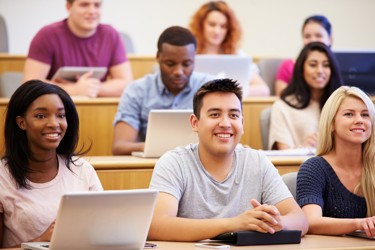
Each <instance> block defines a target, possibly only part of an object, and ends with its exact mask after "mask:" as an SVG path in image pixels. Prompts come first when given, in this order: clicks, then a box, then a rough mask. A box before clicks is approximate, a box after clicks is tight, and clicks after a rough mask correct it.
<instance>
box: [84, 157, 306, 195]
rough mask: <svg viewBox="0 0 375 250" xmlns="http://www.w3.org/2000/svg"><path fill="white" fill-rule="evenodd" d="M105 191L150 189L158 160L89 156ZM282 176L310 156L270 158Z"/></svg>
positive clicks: (293, 169) (295, 168)
mask: <svg viewBox="0 0 375 250" xmlns="http://www.w3.org/2000/svg"><path fill="white" fill-rule="evenodd" d="M85 158H86V159H87V160H88V161H89V162H90V163H91V164H92V165H93V167H94V168H95V170H96V172H97V174H98V176H99V179H100V181H101V183H102V185H103V188H104V189H105V190H111V189H135V188H148V186H149V183H150V181H151V176H152V171H153V170H154V166H155V163H156V161H157V160H158V159H157V158H148V159H146V158H138V157H134V156H88V157H85ZM269 158H270V159H271V161H272V163H273V164H274V165H275V166H276V168H277V169H278V170H279V173H280V175H282V174H285V173H289V172H296V171H298V169H299V166H300V165H301V164H302V162H304V161H305V160H306V159H308V158H309V157H308V156H295V157H290V156H269Z"/></svg>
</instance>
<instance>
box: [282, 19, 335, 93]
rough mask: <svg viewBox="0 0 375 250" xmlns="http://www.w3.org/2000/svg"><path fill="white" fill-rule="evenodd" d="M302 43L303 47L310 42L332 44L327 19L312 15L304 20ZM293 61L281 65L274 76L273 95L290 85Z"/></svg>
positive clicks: (330, 30) (289, 60) (329, 24)
mask: <svg viewBox="0 0 375 250" xmlns="http://www.w3.org/2000/svg"><path fill="white" fill-rule="evenodd" d="M301 35H302V42H303V44H304V45H306V44H308V43H311V42H322V43H324V44H326V45H327V46H331V44H332V28H331V23H330V22H329V20H328V18H327V17H325V16H322V15H313V16H309V17H308V18H306V19H305V21H304V22H303V25H302V32H301ZM294 63H295V60H294V59H288V60H285V61H283V62H282V63H281V65H280V68H279V70H278V71H277V74H276V81H275V94H276V95H280V94H281V92H282V91H283V90H284V89H285V88H286V87H287V86H288V85H289V84H290V81H291V79H292V74H293V68H294Z"/></svg>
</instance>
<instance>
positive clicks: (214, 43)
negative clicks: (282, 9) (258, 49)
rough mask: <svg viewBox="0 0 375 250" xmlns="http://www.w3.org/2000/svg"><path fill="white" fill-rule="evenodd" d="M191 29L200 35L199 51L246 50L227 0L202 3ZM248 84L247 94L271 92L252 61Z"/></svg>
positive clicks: (226, 52) (230, 51) (212, 52)
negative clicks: (241, 48)
mask: <svg viewBox="0 0 375 250" xmlns="http://www.w3.org/2000/svg"><path fill="white" fill-rule="evenodd" d="M190 30H191V32H192V33H193V35H194V36H195V37H196V39H197V54H211V55H217V54H227V55H241V56H246V54H245V53H244V52H243V51H241V50H240V49H239V46H240V41H241V35H242V29H241V25H240V23H239V21H238V18H237V17H236V15H235V13H234V11H233V9H232V8H231V7H229V5H228V4H227V3H226V2H224V1H209V2H207V3H205V4H203V5H202V6H201V7H200V8H199V9H198V10H197V11H196V12H195V13H194V15H193V17H192V18H191V21H190ZM249 70H250V71H251V79H250V82H249V87H248V88H244V90H246V91H245V92H244V97H246V96H268V95H269V94H270V89H269V87H268V85H267V84H266V83H265V82H264V80H263V79H262V78H261V76H260V75H259V68H258V66H257V65H256V64H255V63H252V64H251V67H250V69H249Z"/></svg>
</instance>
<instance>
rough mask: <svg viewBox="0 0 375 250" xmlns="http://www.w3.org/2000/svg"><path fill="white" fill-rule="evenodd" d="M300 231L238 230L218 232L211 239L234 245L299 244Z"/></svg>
mask: <svg viewBox="0 0 375 250" xmlns="http://www.w3.org/2000/svg"><path fill="white" fill-rule="evenodd" d="M301 235H302V231H300V230H281V231H278V232H275V233H274V234H269V233H260V232H256V231H238V232H228V233H224V234H220V235H218V236H216V237H214V238H212V239H211V240H218V241H223V242H225V243H228V244H231V245H236V246H250V245H274V244H299V243H301Z"/></svg>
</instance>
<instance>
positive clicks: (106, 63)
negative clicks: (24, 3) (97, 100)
mask: <svg viewBox="0 0 375 250" xmlns="http://www.w3.org/2000/svg"><path fill="white" fill-rule="evenodd" d="M66 9H67V11H68V13H69V16H68V18H67V19H64V20H62V21H59V22H55V23H53V24H50V25H47V26H45V27H43V28H42V29H41V30H40V31H39V32H38V33H37V34H36V35H35V37H34V38H33V40H32V41H31V44H30V48H29V53H28V56H27V59H26V62H25V68H24V80H25V81H27V80H30V79H40V80H44V81H47V82H49V83H52V84H56V85H58V86H60V87H62V88H63V89H64V90H65V91H67V92H68V93H69V94H70V95H72V96H87V97H105V96H120V94H121V93H122V91H123V90H124V88H125V87H126V86H127V84H128V83H129V82H130V81H132V80H133V76H132V71H131V67H130V62H129V60H128V59H127V56H126V52H125V48H124V44H123V42H122V40H121V37H120V35H119V33H118V32H117V31H116V30H115V29H114V28H113V27H112V26H110V25H107V24H100V17H101V11H102V0H67V1H66ZM63 66H77V67H79V66H85V67H106V68H107V72H106V75H105V76H104V77H103V78H102V79H96V78H94V77H93V72H86V73H85V74H82V75H81V76H77V80H76V81H71V80H70V81H69V80H67V79H62V78H60V79H57V78H56V79H52V78H53V76H54V74H55V73H56V72H57V70H58V69H59V68H60V67H63Z"/></svg>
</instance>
